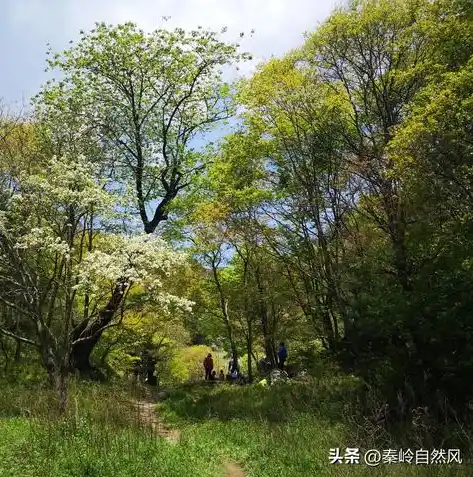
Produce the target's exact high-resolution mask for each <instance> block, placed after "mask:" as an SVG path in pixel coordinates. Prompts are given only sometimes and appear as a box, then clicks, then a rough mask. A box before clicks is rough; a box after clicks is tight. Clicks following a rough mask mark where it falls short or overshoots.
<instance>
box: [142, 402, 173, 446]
mask: <svg viewBox="0 0 473 477" xmlns="http://www.w3.org/2000/svg"><path fill="white" fill-rule="evenodd" d="M134 405H135V409H136V410H137V413H138V420H139V421H140V422H141V423H143V424H144V425H145V426H147V427H150V428H151V429H152V430H153V432H154V433H155V434H156V435H157V436H160V437H164V438H165V439H167V440H168V441H169V442H171V443H172V444H177V443H178V442H179V439H180V437H181V433H180V431H179V430H178V429H170V428H169V427H167V426H166V424H165V423H164V421H163V420H162V419H159V417H158V416H157V415H156V412H155V409H154V407H155V404H153V403H152V402H149V401H134Z"/></svg>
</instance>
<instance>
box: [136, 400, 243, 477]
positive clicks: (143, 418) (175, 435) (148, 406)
mask: <svg viewBox="0 0 473 477" xmlns="http://www.w3.org/2000/svg"><path fill="white" fill-rule="evenodd" d="M133 405H134V407H135V409H136V412H137V413H138V421H139V422H140V423H142V424H143V425H144V426H146V427H148V428H151V429H152V430H153V432H154V434H155V435H156V436H159V437H164V438H165V439H166V440H167V441H168V442H170V443H172V444H178V443H179V439H180V437H181V433H180V431H179V429H171V428H169V427H167V426H166V424H165V423H164V421H163V420H162V419H160V418H159V416H158V415H157V414H156V411H155V405H156V403H155V402H152V401H150V400H148V401H140V400H136V401H133ZM223 468H224V472H225V477H246V474H245V472H244V471H243V469H242V468H241V467H240V466H239V465H238V464H236V463H235V462H232V461H230V460H225V461H224V462H223Z"/></svg>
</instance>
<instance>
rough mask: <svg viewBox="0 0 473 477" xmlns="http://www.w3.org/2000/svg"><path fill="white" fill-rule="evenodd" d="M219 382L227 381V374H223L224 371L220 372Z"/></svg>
mask: <svg viewBox="0 0 473 477" xmlns="http://www.w3.org/2000/svg"><path fill="white" fill-rule="evenodd" d="M218 380H219V381H225V373H224V372H223V369H221V370H220V374H219V375H218Z"/></svg>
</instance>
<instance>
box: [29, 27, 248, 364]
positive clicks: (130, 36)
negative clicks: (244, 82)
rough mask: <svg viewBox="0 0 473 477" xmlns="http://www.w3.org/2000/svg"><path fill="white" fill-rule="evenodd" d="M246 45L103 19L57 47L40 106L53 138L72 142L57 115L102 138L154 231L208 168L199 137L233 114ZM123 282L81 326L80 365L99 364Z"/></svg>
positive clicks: (117, 177)
mask: <svg viewBox="0 0 473 477" xmlns="http://www.w3.org/2000/svg"><path fill="white" fill-rule="evenodd" d="M237 49H238V47H237V46H236V45H227V44H225V43H223V42H222V41H220V40H218V38H217V35H216V34H215V33H214V32H210V31H205V30H202V29H198V30H196V31H191V32H189V33H186V32H185V31H184V30H182V29H176V30H174V31H168V30H166V29H159V30H156V31H154V32H152V33H151V34H145V33H144V32H143V31H142V30H140V29H138V28H137V27H136V26H135V25H134V24H132V23H126V24H124V25H119V26H116V27H113V26H108V25H106V24H104V23H100V24H97V25H96V28H95V29H94V30H92V31H91V32H90V33H85V32H82V33H81V38H80V40H79V42H78V44H77V45H75V46H72V47H71V48H69V49H68V50H66V51H64V52H62V53H60V54H52V52H50V55H51V56H50V59H49V61H48V62H49V66H50V68H51V69H59V71H60V73H61V75H62V77H63V79H62V80H61V81H59V82H56V81H53V82H51V83H48V84H46V85H45V87H44V88H43V90H42V92H41V93H40V95H39V96H38V97H37V99H36V104H37V112H38V115H39V118H40V119H41V121H43V122H45V123H47V124H50V125H53V128H52V130H51V131H50V137H51V139H52V143H53V144H54V142H55V141H57V142H58V143H61V144H63V143H64V141H63V138H62V137H61V135H62V131H61V130H60V129H58V128H57V127H56V128H54V125H55V124H56V125H57V123H58V118H60V119H61V121H62V122H63V123H66V124H67V125H68V127H70V128H72V130H73V132H74V134H75V135H76V137H77V138H83V137H87V138H90V137H92V138H93V139H95V141H96V144H99V145H100V150H101V157H102V158H103V160H104V161H105V162H104V163H103V165H104V167H105V169H107V170H108V171H109V173H110V175H111V177H112V178H113V180H114V187H115V188H117V187H118V188H119V190H120V191H121V192H122V193H123V194H125V195H127V196H128V197H129V198H130V203H131V207H132V209H133V210H134V211H136V212H137V213H138V215H139V218H140V221H141V224H142V227H143V229H144V231H145V232H146V233H153V232H154V231H155V230H156V228H157V226H158V225H159V224H160V223H161V222H162V221H164V220H166V219H167V218H168V213H169V205H170V204H171V202H172V201H173V200H174V199H175V197H176V196H177V195H178V193H179V192H180V191H181V190H182V189H184V188H186V187H188V186H189V184H190V182H191V180H192V177H193V176H194V175H195V174H196V173H198V172H199V171H201V170H202V169H203V168H204V167H205V156H203V155H201V154H198V153H197V152H196V151H195V150H194V149H193V148H192V147H191V141H192V140H193V139H195V138H198V137H200V136H201V135H202V134H203V133H205V132H207V131H209V130H210V128H211V127H212V126H213V125H215V124H216V123H218V122H219V121H222V120H224V119H226V118H228V117H229V116H230V115H231V113H232V110H231V103H230V100H229V96H228V93H229V86H228V85H227V84H226V83H224V81H223V80H222V68H223V67H225V66H227V65H230V64H231V63H232V62H234V61H238V60H240V59H242V58H244V57H246V55H240V54H239V53H238V52H237ZM84 153H87V151H84ZM121 288H122V283H117V284H116V289H115V293H114V296H115V297H116V299H115V300H113V301H112V302H110V303H109V305H108V307H107V308H106V309H104V310H102V313H101V315H100V319H99V321H97V322H96V323H93V322H91V321H90V318H89V317H87V318H85V319H84V322H83V323H81V324H79V325H78V327H77V328H76V331H77V332H78V333H83V330H84V329H88V330H90V332H89V334H88V336H89V339H88V340H85V339H84V341H82V344H81V346H80V347H77V348H76V349H75V352H74V356H73V360H74V363H75V366H76V367H77V368H78V369H80V370H87V369H88V368H89V367H90V360H89V358H90V354H91V352H92V350H93V348H94V346H95V344H96V343H97V341H98V340H99V339H100V336H101V332H100V328H101V327H102V326H103V325H104V324H107V323H108V322H110V321H111V320H112V319H113V316H114V315H115V313H116V312H117V310H118V306H119V304H120V301H121V298H120V297H121V296H123V295H122V293H121V292H120V290H121ZM74 333H75V331H73V334H74ZM83 338H85V337H83Z"/></svg>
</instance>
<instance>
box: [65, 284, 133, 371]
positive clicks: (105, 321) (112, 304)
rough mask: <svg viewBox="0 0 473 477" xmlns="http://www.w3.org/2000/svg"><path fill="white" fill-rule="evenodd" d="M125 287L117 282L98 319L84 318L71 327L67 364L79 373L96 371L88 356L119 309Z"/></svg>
mask: <svg viewBox="0 0 473 477" xmlns="http://www.w3.org/2000/svg"><path fill="white" fill-rule="evenodd" d="M125 289H126V286H125V284H123V283H120V284H117V285H116V286H115V289H114V291H113V294H112V297H111V298H110V300H109V301H108V303H107V306H106V307H105V308H104V309H103V310H101V311H100V312H99V316H98V319H96V320H94V321H92V323H90V321H89V319H88V318H86V319H84V320H82V321H81V322H80V323H79V324H78V325H77V326H75V327H74V328H73V329H72V331H71V342H72V345H71V355H70V360H69V365H70V366H71V367H72V368H74V369H76V370H77V371H79V373H80V374H82V375H89V376H90V375H92V374H93V373H94V372H95V371H96V370H95V368H94V366H93V365H92V363H91V361H90V356H91V354H92V351H93V350H94V348H95V345H96V344H97V343H98V342H99V340H100V338H101V336H102V333H103V332H104V330H105V329H106V328H107V327H108V326H109V324H110V323H111V321H112V320H113V318H114V316H115V313H116V311H117V310H118V309H119V306H120V304H121V302H122V300H123V296H124V293H125Z"/></svg>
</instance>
